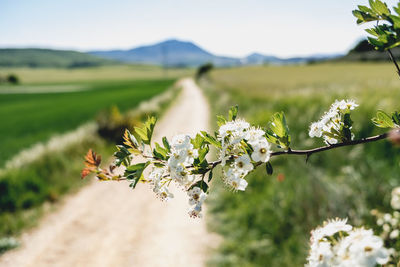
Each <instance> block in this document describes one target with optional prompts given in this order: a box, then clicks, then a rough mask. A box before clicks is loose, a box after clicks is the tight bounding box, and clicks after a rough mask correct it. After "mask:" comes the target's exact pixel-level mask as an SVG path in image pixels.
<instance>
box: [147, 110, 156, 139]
mask: <svg viewBox="0 0 400 267" xmlns="http://www.w3.org/2000/svg"><path fill="white" fill-rule="evenodd" d="M156 122H157V118H156V117H154V116H151V117H148V118H147V121H146V122H145V126H146V128H147V139H148V140H149V143H151V138H152V137H153V132H154V127H155V126H156Z"/></svg>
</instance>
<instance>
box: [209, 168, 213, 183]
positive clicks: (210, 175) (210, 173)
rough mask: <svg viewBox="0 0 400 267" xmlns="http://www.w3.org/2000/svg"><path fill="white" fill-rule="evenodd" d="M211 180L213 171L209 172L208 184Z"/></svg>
mask: <svg viewBox="0 0 400 267" xmlns="http://www.w3.org/2000/svg"><path fill="white" fill-rule="evenodd" d="M212 178H213V170H211V171H210V172H209V174H208V182H211V180H212Z"/></svg>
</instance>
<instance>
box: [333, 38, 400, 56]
mask: <svg viewBox="0 0 400 267" xmlns="http://www.w3.org/2000/svg"><path fill="white" fill-rule="evenodd" d="M391 51H392V53H393V55H394V56H395V57H396V58H398V57H400V48H399V47H397V48H393V49H391ZM340 60H343V61H388V60H390V58H389V55H388V54H387V52H380V51H376V50H375V49H374V47H373V46H372V45H371V44H370V43H369V42H368V41H367V40H362V41H360V42H359V43H357V44H356V46H355V47H354V48H353V49H351V50H350V51H349V52H348V53H347V55H345V56H344V57H342V58H340Z"/></svg>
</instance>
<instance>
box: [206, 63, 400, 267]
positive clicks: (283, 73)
mask: <svg viewBox="0 0 400 267" xmlns="http://www.w3.org/2000/svg"><path fill="white" fill-rule="evenodd" d="M211 77H212V82H211V83H210V82H205V83H204V84H203V87H204V88H205V90H206V93H207V94H208V96H209V99H210V101H211V102H212V106H213V109H214V112H213V113H214V114H226V110H227V109H228V107H229V106H232V105H234V104H238V105H239V115H238V116H239V117H244V118H245V119H246V120H249V121H250V122H251V123H254V124H256V125H260V126H266V125H267V122H268V120H269V119H270V118H271V116H272V115H273V114H274V113H275V112H278V111H284V112H285V115H286V120H287V123H288V125H289V128H290V132H291V135H292V140H291V147H292V148H293V149H306V148H312V147H316V146H321V145H323V143H322V141H321V140H318V139H311V138H309V137H308V127H309V125H310V123H311V122H312V121H315V120H318V119H319V118H320V117H321V116H322V115H323V113H324V112H325V111H326V110H328V109H329V107H330V105H331V104H332V103H333V102H334V100H335V99H343V98H350V99H355V100H356V102H357V103H358V104H359V105H360V106H359V107H358V108H357V109H356V110H355V111H354V112H353V113H352V116H353V120H354V124H353V132H354V133H355V135H356V138H360V137H366V136H370V135H374V134H378V133H382V132H384V131H385V130H384V129H380V128H377V127H375V126H374V125H373V123H372V122H371V118H372V117H373V116H375V113H376V111H377V110H378V109H382V110H385V111H387V112H388V113H390V112H391V111H394V110H398V109H399V105H398V99H400V90H399V85H400V82H399V81H398V78H397V77H396V76H395V75H394V74H393V66H392V65H389V64H316V65H308V66H269V67H268V66H267V67H243V68H233V69H220V70H215V71H213V72H212V75H211ZM276 149H277V148H276V147H275V150H276ZM399 159H400V153H399V150H398V149H395V148H393V147H392V145H391V144H390V143H388V142H386V141H380V142H376V143H371V144H366V145H361V146H356V147H344V148H340V149H335V150H331V151H326V152H323V153H318V154H315V155H312V156H311V157H310V158H309V160H308V163H306V161H305V157H299V156H280V157H276V158H273V159H272V161H271V163H272V165H273V168H274V174H273V175H272V176H268V175H267V173H266V170H265V168H259V169H257V171H255V172H254V173H252V174H250V175H249V176H248V178H247V180H248V182H249V186H248V187H247V189H246V191H245V192H238V193H234V192H230V191H229V190H226V188H224V185H222V183H220V184H219V185H218V186H216V187H214V188H215V189H214V190H215V191H214V192H211V195H210V200H209V201H208V206H209V214H210V215H211V216H212V217H211V218H210V222H212V223H210V227H211V229H213V230H215V231H216V232H217V233H219V234H221V235H222V236H223V237H224V241H223V242H222V244H221V246H220V248H219V250H218V253H216V254H215V256H214V257H213V258H212V259H211V261H210V264H211V265H212V266H213V265H215V266H302V265H303V264H304V263H305V259H306V254H307V251H308V248H309V247H308V240H309V237H310V236H309V232H310V231H311V230H312V229H314V228H315V227H316V226H318V225H320V224H321V223H322V222H323V221H324V220H326V219H327V218H332V217H349V218H350V221H351V222H352V224H354V225H361V224H364V223H365V224H366V225H368V224H369V223H371V224H372V220H373V218H371V216H370V215H369V211H370V209H372V208H379V209H380V210H388V209H389V199H390V192H391V189H392V188H393V187H394V186H396V185H400V166H399ZM214 175H216V174H214ZM214 181H216V180H215V179H214Z"/></svg>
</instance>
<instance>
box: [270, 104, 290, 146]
mask: <svg viewBox="0 0 400 267" xmlns="http://www.w3.org/2000/svg"><path fill="white" fill-rule="evenodd" d="M269 128H270V129H269V130H268V131H267V139H269V140H273V139H274V138H273V137H275V138H276V139H277V140H273V141H275V142H274V143H276V141H278V143H279V144H278V145H279V146H281V147H284V148H289V146H290V141H291V137H290V135H289V127H288V125H287V123H286V118H285V114H284V113H283V112H278V113H275V114H274V115H273V116H272V118H271V121H270V122H269Z"/></svg>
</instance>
